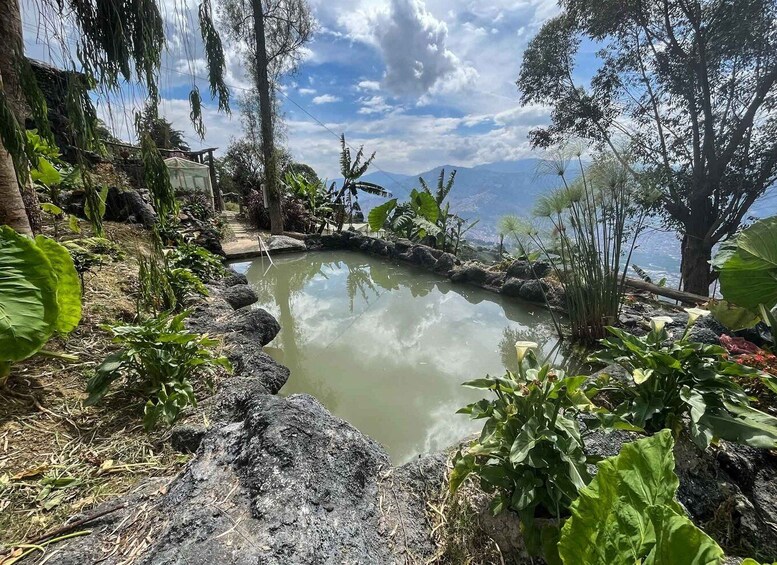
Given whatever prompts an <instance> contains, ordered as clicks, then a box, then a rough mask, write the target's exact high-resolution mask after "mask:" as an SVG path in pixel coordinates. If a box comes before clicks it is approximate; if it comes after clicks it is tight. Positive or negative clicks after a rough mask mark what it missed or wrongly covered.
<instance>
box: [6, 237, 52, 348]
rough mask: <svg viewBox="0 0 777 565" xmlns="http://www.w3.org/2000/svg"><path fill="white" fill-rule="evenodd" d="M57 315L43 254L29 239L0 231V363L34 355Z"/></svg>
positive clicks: (45, 338) (48, 263)
mask: <svg viewBox="0 0 777 565" xmlns="http://www.w3.org/2000/svg"><path fill="white" fill-rule="evenodd" d="M58 316H59V306H58V304H57V279H56V276H55V275H54V271H53V270H52V266H51V262H50V261H49V259H48V257H47V256H46V254H45V253H44V252H43V251H42V250H41V249H40V248H39V247H38V245H37V244H36V242H35V241H34V240H33V239H30V238H29V237H26V236H23V235H20V234H18V233H16V232H15V231H14V230H13V229H11V228H10V227H8V226H3V227H1V228H0V361H21V360H22V359H26V358H27V357H30V356H31V355H33V354H34V353H36V352H37V351H38V350H39V349H40V348H41V347H43V345H44V344H45V343H46V341H47V340H48V339H49V337H51V334H52V333H53V332H54V328H55V324H56V320H57V318H58Z"/></svg>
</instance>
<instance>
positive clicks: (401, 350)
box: [246, 252, 555, 463]
mask: <svg viewBox="0 0 777 565" xmlns="http://www.w3.org/2000/svg"><path fill="white" fill-rule="evenodd" d="M275 262H276V267H275V268H273V269H271V270H270V271H269V272H268V273H267V274H266V275H265V274H264V270H262V269H260V268H255V269H251V268H248V269H247V270H246V273H247V276H248V277H249V279H250V281H251V284H252V285H254V286H255V287H257V288H261V292H258V294H259V295H260V296H261V300H260V304H259V306H261V307H263V308H266V309H267V310H269V311H270V312H272V313H273V314H274V315H277V316H278V317H279V322H280V323H281V327H282V330H281V334H280V335H279V336H278V337H277V338H276V339H275V340H274V341H273V343H272V346H273V347H276V348H280V349H281V350H282V355H281V353H279V352H278V351H275V352H271V354H272V355H275V356H276V358H278V359H280V358H281V357H282V358H283V362H284V364H286V365H287V366H289V367H290V368H291V369H292V377H291V379H290V380H289V383H288V384H287V385H286V386H285V387H284V390H283V392H284V393H292V392H308V393H310V394H313V395H315V396H316V397H318V398H319V399H320V400H321V401H322V402H323V403H324V404H325V405H326V406H327V407H328V408H329V409H330V410H332V412H333V413H335V414H336V415H338V416H340V417H342V418H344V419H346V420H348V421H349V422H351V423H352V424H353V425H355V426H356V427H358V428H359V429H360V430H362V431H363V432H365V433H367V434H368V435H370V436H372V437H373V438H374V439H376V440H377V441H379V442H381V443H383V444H384V445H385V446H386V447H387V450H388V452H389V454H390V455H391V456H392V457H393V458H394V461H395V462H397V463H400V462H402V461H405V460H407V459H409V458H412V456H413V455H415V454H417V453H420V452H428V451H432V450H436V449H441V448H444V447H447V446H448V445H450V444H452V443H454V442H455V441H457V440H458V439H460V438H461V437H463V436H465V435H467V434H468V433H470V432H471V431H473V429H475V428H476V427H477V425H478V423H473V422H470V421H469V420H468V418H467V417H466V416H461V415H456V414H455V412H456V410H457V409H458V408H460V407H462V406H464V405H465V404H468V403H469V402H473V401H474V400H477V399H478V398H481V397H482V392H480V391H472V390H469V389H465V388H463V387H461V386H460V384H461V382H463V381H465V380H468V379H471V378H476V377H480V376H483V375H484V374H486V373H490V374H492V375H494V374H500V373H501V372H503V370H504V369H503V365H502V355H501V352H500V347H499V346H500V341H502V340H503V338H504V336H505V333H504V332H505V331H506V328H508V329H510V330H511V331H514V332H515V334H516V335H524V334H525V335H526V336H529V335H532V336H541V337H542V339H540V337H538V338H537V339H536V340H537V341H539V342H540V343H543V342H544V343H545V347H546V348H548V349H549V348H551V347H552V346H553V344H554V343H555V340H554V339H548V338H547V337H545V336H547V335H549V334H552V326H551V325H550V320H549V315H548V313H547V312H545V311H544V310H539V309H537V308H536V307H534V306H528V305H522V304H520V303H515V302H507V301H503V300H502V298H501V297H499V296H498V295H495V294H493V293H489V292H486V291H484V290H481V289H476V288H471V287H458V286H455V287H454V286H453V285H451V283H450V282H448V281H447V280H444V279H440V278H438V277H435V276H433V275H431V274H429V273H426V272H422V271H418V270H413V269H411V268H409V267H406V266H404V265H394V264H392V263H390V262H387V261H384V260H381V259H378V258H370V257H365V256H364V255H361V254H356V253H352V252H325V253H323V252H322V253H308V254H304V255H300V256H296V257H293V258H292V257H289V258H278V259H276V261H275ZM357 271H358V273H359V275H358V276H356V277H354V276H353V275H352V274H351V275H350V277H349V273H354V272H357ZM367 275H368V277H369V281H367V280H366V278H365V277H366V276H367ZM256 277H259V278H256ZM349 284H350V285H351V286H350V288H349ZM360 284H361V285H366V288H365V292H364V294H362V292H361V290H360V289H359V288H354V285H357V287H358V285H360ZM365 297H366V299H365ZM351 298H353V304H351ZM473 424H474V426H473Z"/></svg>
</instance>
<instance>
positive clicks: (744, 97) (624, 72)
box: [517, 0, 777, 294]
mask: <svg viewBox="0 0 777 565" xmlns="http://www.w3.org/2000/svg"><path fill="white" fill-rule="evenodd" d="M561 7H562V12H561V14H559V15H558V16H557V17H555V18H553V19H551V20H549V21H547V22H546V23H545V25H543V27H542V29H541V30H540V32H539V33H538V34H537V36H536V37H535V38H534V39H533V40H532V41H531V43H530V44H529V46H528V48H527V50H526V52H525V54H524V59H523V64H522V67H521V71H520V76H519V78H518V81H517V84H518V87H519V89H520V91H521V96H522V102H523V103H524V104H544V105H549V106H550V107H551V108H552V114H551V117H552V121H551V124H550V125H549V126H547V127H543V128H538V129H536V130H534V131H532V133H531V135H530V137H531V141H532V143H533V145H534V146H536V147H548V146H550V145H553V144H556V143H558V142H560V141H563V140H566V139H569V138H573V137H574V138H582V139H585V140H588V141H590V142H592V143H593V144H595V145H602V146H608V147H609V149H611V150H612V151H613V152H615V154H616V155H617V156H618V158H619V159H621V161H622V162H623V163H624V164H628V163H636V165H634V166H633V167H631V165H629V167H630V170H631V172H632V174H634V175H635V176H637V177H639V178H640V180H641V182H643V183H647V184H650V185H652V186H653V187H655V188H657V189H659V190H660V191H661V193H662V198H661V199H660V200H659V201H658V210H659V211H660V212H661V213H662V214H663V217H664V218H665V219H666V220H667V222H668V223H669V224H670V225H671V227H674V228H676V229H678V230H679V231H680V232H681V233H682V234H683V265H682V276H683V282H684V285H685V287H686V289H687V290H689V291H692V292H697V293H699V294H706V293H707V292H708V287H709V284H710V282H711V281H712V275H711V273H710V268H709V265H708V263H707V262H708V261H709V259H710V253H711V250H712V247H713V246H714V245H715V244H716V243H717V242H719V241H721V240H722V239H725V238H727V237H729V236H730V235H732V234H733V233H735V232H736V230H737V229H738V228H739V227H740V224H741V222H742V220H743V218H745V215H746V213H747V211H748V210H749V209H750V207H751V206H752V204H753V203H754V202H755V200H756V199H757V198H758V197H759V196H761V195H762V194H763V193H764V191H765V190H766V189H767V188H768V187H769V186H771V185H772V184H773V183H774V181H775V178H776V177H777V113H775V103H777V88H776V85H777V24H775V22H777V2H775V0H656V1H655V2H643V1H640V0H628V1H621V0H603V1H602V0H596V1H594V0H563V1H562V2H561ZM581 45H585V46H586V48H587V49H588V48H589V47H591V46H593V47H595V48H599V51H598V52H597V57H596V58H597V61H598V63H599V64H598V67H597V68H595V70H594V71H593V73H592V77H591V79H590V81H589V82H587V83H586V82H584V81H583V80H581V79H580V78H579V77H580V76H581V74H582V71H581V69H580V68H579V67H578V66H577V63H579V61H580V56H579V52H580V47H581Z"/></svg>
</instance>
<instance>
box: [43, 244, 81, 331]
mask: <svg viewBox="0 0 777 565" xmlns="http://www.w3.org/2000/svg"><path fill="white" fill-rule="evenodd" d="M35 243H36V244H37V245H38V249H40V250H41V251H43V253H45V254H46V257H47V258H48V260H49V262H50V263H51V269H52V271H53V273H54V276H55V277H56V279H57V290H56V295H55V296H56V299H57V306H58V307H59V315H58V316H57V318H56V321H55V323H54V329H55V330H56V331H57V332H59V333H61V334H67V333H70V332H71V331H73V329H75V327H76V326H77V325H78V322H80V321H81V281H80V279H79V277H78V272H76V268H75V265H74V264H73V257H72V256H71V255H70V253H69V252H68V250H67V249H65V247H63V246H62V245H60V244H59V243H57V242H56V241H54V240H53V239H49V238H47V237H43V236H41V235H39V236H38V237H36V238H35Z"/></svg>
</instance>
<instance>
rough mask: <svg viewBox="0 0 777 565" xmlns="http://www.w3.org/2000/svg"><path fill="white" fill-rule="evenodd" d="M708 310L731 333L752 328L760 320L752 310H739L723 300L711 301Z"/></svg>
mask: <svg viewBox="0 0 777 565" xmlns="http://www.w3.org/2000/svg"><path fill="white" fill-rule="evenodd" d="M708 308H709V310H710V312H712V315H713V317H714V318H715V319H716V320H717V321H718V322H720V323H721V324H723V325H724V326H725V327H726V328H728V329H729V330H731V331H737V330H743V329H746V328H752V327H753V326H755V325H756V324H757V323H758V320H759V319H760V318H759V316H758V314H756V313H754V312H753V311H752V310H749V309H747V308H740V307H739V306H735V305H734V304H730V303H729V302H727V301H725V300H711V301H710V303H709V305H708Z"/></svg>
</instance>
